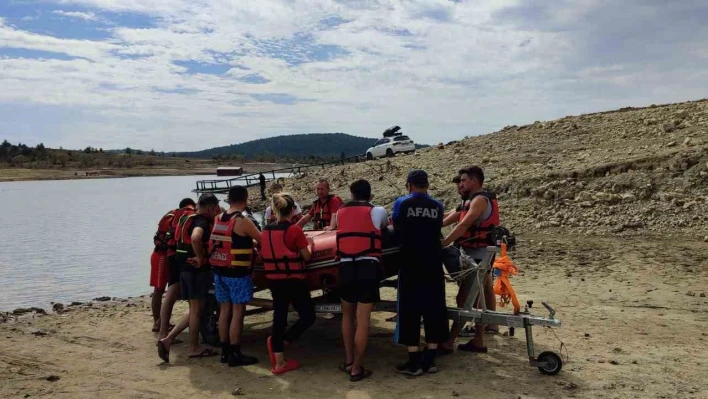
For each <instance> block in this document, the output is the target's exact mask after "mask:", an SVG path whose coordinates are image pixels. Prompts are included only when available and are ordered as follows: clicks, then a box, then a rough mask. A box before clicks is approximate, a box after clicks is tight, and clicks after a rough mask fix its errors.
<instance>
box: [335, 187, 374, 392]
mask: <svg viewBox="0 0 708 399" xmlns="http://www.w3.org/2000/svg"><path fill="white" fill-rule="evenodd" d="M349 189H350V191H351V195H352V199H351V201H349V202H347V203H346V204H344V205H342V207H340V208H339V210H338V211H337V213H336V214H335V215H334V216H333V218H332V219H333V220H332V223H331V225H330V226H331V228H333V229H337V254H338V255H339V257H340V266H339V283H340V286H339V289H340V296H341V298H342V313H343V314H344V317H343V318H342V338H343V340H344V354H345V358H344V363H342V364H341V365H340V366H339V369H340V370H341V371H343V372H345V373H348V374H349V375H350V377H349V380H350V381H351V382H357V381H361V380H363V379H364V378H366V377H369V376H370V375H371V371H369V370H366V369H364V367H363V366H362V358H363V357H364V352H365V350H366V345H367V342H368V339H369V324H370V322H371V310H372V308H373V306H374V303H375V302H376V301H378V300H379V282H380V281H381V274H382V273H381V265H380V262H381V249H382V238H381V230H383V229H385V228H386V226H387V224H388V220H387V219H388V215H387V213H386V210H385V209H384V208H382V207H380V206H374V205H371V203H370V202H369V201H370V200H371V185H370V184H369V182H368V181H366V180H357V181H355V182H354V183H352V185H351V186H350V188H349ZM355 325H356V328H355Z"/></svg>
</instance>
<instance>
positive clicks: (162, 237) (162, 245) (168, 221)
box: [152, 209, 177, 252]
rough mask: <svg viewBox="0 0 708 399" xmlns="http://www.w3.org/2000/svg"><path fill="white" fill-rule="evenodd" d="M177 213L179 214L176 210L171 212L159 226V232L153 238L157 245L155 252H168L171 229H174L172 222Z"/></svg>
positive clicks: (161, 220)
mask: <svg viewBox="0 0 708 399" xmlns="http://www.w3.org/2000/svg"><path fill="white" fill-rule="evenodd" d="M175 212H177V210H176V209H175V210H172V211H169V212H168V213H166V214H165V216H163V217H162V219H160V222H159V223H158V224H157V232H156V233H155V236H154V237H153V238H152V240H153V242H154V243H155V251H157V252H167V249H168V245H167V241H168V240H169V235H170V228H171V227H172V220H173V219H174V218H175Z"/></svg>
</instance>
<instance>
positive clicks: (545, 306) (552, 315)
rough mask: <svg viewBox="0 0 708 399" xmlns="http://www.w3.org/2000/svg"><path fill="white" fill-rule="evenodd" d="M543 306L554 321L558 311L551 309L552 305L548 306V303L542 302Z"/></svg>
mask: <svg viewBox="0 0 708 399" xmlns="http://www.w3.org/2000/svg"><path fill="white" fill-rule="evenodd" d="M541 305H543V307H544V308H546V310H548V313H550V316H549V317H550V318H551V319H553V318H555V316H556V311H555V310H554V309H553V308H552V307H551V305H549V304H547V303H546V302H541Z"/></svg>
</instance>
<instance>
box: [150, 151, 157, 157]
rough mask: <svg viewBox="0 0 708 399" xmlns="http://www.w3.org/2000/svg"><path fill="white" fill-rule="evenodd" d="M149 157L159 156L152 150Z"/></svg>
mask: <svg viewBox="0 0 708 399" xmlns="http://www.w3.org/2000/svg"><path fill="white" fill-rule="evenodd" d="M149 155H152V156H155V155H157V154H155V150H150V153H149Z"/></svg>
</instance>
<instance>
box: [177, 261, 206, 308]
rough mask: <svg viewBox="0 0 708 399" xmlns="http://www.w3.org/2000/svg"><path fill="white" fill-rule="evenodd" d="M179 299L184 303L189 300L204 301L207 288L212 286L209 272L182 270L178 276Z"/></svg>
mask: <svg viewBox="0 0 708 399" xmlns="http://www.w3.org/2000/svg"><path fill="white" fill-rule="evenodd" d="M179 280H180V281H179V285H180V291H181V298H182V299H183V300H185V301H189V300H191V299H206V297H207V294H208V293H209V288H211V285H212V284H214V276H213V275H212V274H211V271H210V270H208V271H192V270H185V269H184V268H182V272H181V273H180V275H179Z"/></svg>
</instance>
